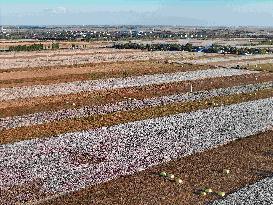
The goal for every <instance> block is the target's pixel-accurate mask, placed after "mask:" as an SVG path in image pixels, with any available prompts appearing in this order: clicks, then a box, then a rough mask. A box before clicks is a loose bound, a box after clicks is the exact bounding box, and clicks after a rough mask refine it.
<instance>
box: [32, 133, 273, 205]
mask: <svg viewBox="0 0 273 205" xmlns="http://www.w3.org/2000/svg"><path fill="white" fill-rule="evenodd" d="M223 169H229V170H230V171H231V172H230V174H229V175H226V174H223ZM161 171H166V172H168V173H172V174H174V175H175V176H177V177H180V178H181V179H182V180H183V183H182V184H181V185H178V184H176V183H175V182H173V181H170V180H167V179H164V178H162V177H159V175H158V173H160V172H161ZM272 173H273V131H268V132H265V133H262V134H259V135H255V136H251V137H248V138H245V139H240V140H236V141H233V142H231V143H228V144H227V145H224V146H219V147H217V148H214V149H211V150H207V151H204V152H201V153H196V154H193V155H190V156H187V157H183V158H181V159H177V160H173V161H171V162H168V163H164V164H161V165H158V166H154V167H151V168H149V169H147V170H145V171H142V172H139V173H136V174H133V175H128V176H122V177H119V178H118V179H115V180H111V181H109V182H106V183H103V184H99V185H96V186H91V187H88V188H86V189H82V190H80V191H76V192H73V193H69V194H65V195H63V196H59V197H55V198H52V199H48V200H46V199H44V200H43V201H41V202H40V203H37V204H39V205H69V204H70V205H91V204H92V205H93V204H94V205H95V204H100V205H140V204H147V205H152V204H161V205H170V204H177V205H204V204H207V203H208V202H211V201H213V200H216V199H219V198H220V197H219V196H217V195H216V194H215V193H213V194H209V195H207V196H200V195H199V194H198V192H199V190H200V189H204V188H205V187H209V188H212V189H213V191H215V192H217V191H224V192H226V193H227V194H228V193H232V192H234V191H236V190H238V189H239V188H242V187H244V186H246V185H248V184H252V183H255V182H257V181H258V180H261V179H263V178H266V177H267V176H269V175H272Z"/></svg>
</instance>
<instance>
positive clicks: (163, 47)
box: [113, 42, 271, 55]
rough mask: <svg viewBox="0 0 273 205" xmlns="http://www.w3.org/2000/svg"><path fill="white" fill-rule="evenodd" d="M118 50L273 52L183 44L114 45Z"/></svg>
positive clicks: (227, 52)
mask: <svg viewBox="0 0 273 205" xmlns="http://www.w3.org/2000/svg"><path fill="white" fill-rule="evenodd" d="M113 48H116V49H140V50H148V51H188V52H204V53H223V54H237V55H246V54H266V53H269V52H271V51H270V50H269V49H264V48H238V47H232V46H222V45H217V44H213V45H211V46H207V47H200V46H193V45H192V44H190V43H187V44H186V45H181V44H166V43H161V44H140V43H131V42H129V43H122V44H121V43H117V44H114V45H113Z"/></svg>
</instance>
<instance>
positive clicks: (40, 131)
mask: <svg viewBox="0 0 273 205" xmlns="http://www.w3.org/2000/svg"><path fill="white" fill-rule="evenodd" d="M272 96H273V89H267V90H262V91H259V92H256V94H254V93H248V94H234V95H230V96H224V97H222V96H220V97H214V98H210V99H206V100H202V101H193V102H183V103H174V104H170V105H165V106H157V107H149V108H144V109H138V110H133V111H128V112H114V113H110V114H106V115H94V116H90V117H86V118H77V119H65V120H60V121H54V122H50V123H46V124H42V125H33V126H28V127H20V128H15V129H4V130H2V131H1V133H0V144H7V143H14V142H18V141H23V140H29V139H35V138H45V137H50V136H55V135H59V134H62V133H67V132H75V131H82V130H88V129H95V128H98V127H103V126H112V125H116V124H121V123H127V122H132V121H138V120H145V119H150V118H156V117H163V116H168V115H173V114H178V113H183V112H190V111H195V110H199V109H207V108H209V107H213V106H221V105H230V104H235V103H240V102H246V101H252V100H257V99H263V98H268V97H272ZM214 103H216V105H214Z"/></svg>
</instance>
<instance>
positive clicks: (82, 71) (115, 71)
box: [0, 61, 215, 88]
mask: <svg viewBox="0 0 273 205" xmlns="http://www.w3.org/2000/svg"><path fill="white" fill-rule="evenodd" d="M209 68H210V69H213V68H215V67H212V66H205V65H189V64H184V65H181V64H175V63H173V64H170V63H163V62H158V61H142V62H126V63H125V62H117V63H108V64H105V63H99V64H94V65H93V66H90V67H82V68H77V67H74V68H62V69H56V68H55V69H40V70H34V71H17V72H8V73H0V88H6V87H20V86H31V85H47V84H57V83H64V82H73V81H82V80H96V79H104V78H111V77H115V78H116V77H129V76H135V75H145V74H158V73H173V72H183V71H194V70H202V69H209Z"/></svg>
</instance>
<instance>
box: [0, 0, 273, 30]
mask: <svg viewBox="0 0 273 205" xmlns="http://www.w3.org/2000/svg"><path fill="white" fill-rule="evenodd" d="M0 8H1V10H0V11H1V14H0V15H1V18H0V24H2V25H7V24H9V25H10V24H12V25H76V24H81V25H82V24H84V25H94V24H103V25H106V24H107V25H109V24H116V25H117V24H145V25H193V26H196V25H203V26H210V25H212V26H219V25H226V26H240V25H242V26H246V25H250V26H273V0H73V1H72V0H41V1H39V0H0Z"/></svg>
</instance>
